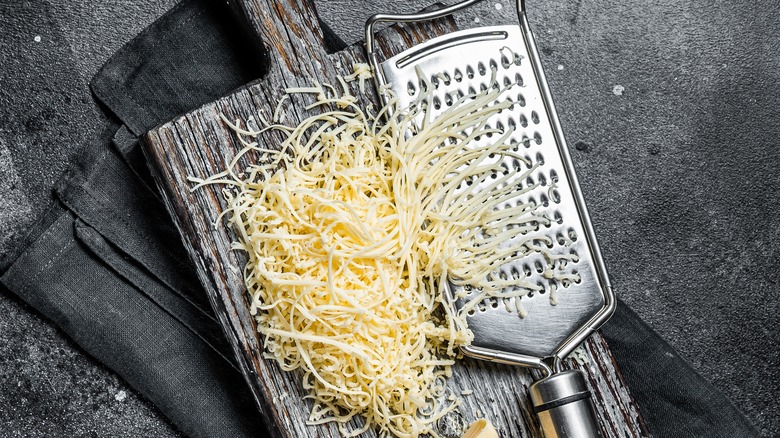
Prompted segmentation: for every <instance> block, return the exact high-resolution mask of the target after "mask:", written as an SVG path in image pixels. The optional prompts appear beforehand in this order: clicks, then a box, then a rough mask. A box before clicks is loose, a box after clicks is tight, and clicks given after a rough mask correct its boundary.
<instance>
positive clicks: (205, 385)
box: [0, 0, 758, 437]
mask: <svg viewBox="0 0 780 438" xmlns="http://www.w3.org/2000/svg"><path fill="white" fill-rule="evenodd" d="M242 29H243V27H242V26H241V25H240V23H239V22H238V21H236V18H235V17H233V16H232V15H231V13H230V12H229V10H228V8H227V7H226V6H224V4H222V3H216V2H210V1H208V0H184V1H183V2H182V3H180V4H179V5H177V6H176V7H175V8H174V9H172V10H171V11H170V12H168V13H167V14H166V15H165V16H163V17H162V18H160V19H159V20H158V21H157V22H155V23H154V24H153V25H152V26H150V27H149V28H147V29H146V30H144V31H143V32H142V33H141V34H140V35H139V36H138V37H137V38H135V39H134V40H133V41H132V42H130V43H129V44H128V45H126V46H125V47H123V48H122V49H121V50H120V51H119V52H118V53H117V54H116V55H115V56H114V57H113V58H112V59H111V60H110V61H109V62H108V63H107V64H106V65H105V66H104V67H103V69H102V70H101V71H100V72H99V73H98V74H97V76H95V78H94V80H93V82H92V89H93V91H94V93H95V96H96V97H97V98H98V99H99V100H100V101H101V102H102V103H103V104H104V105H105V106H106V107H107V109H108V110H109V111H110V112H111V113H113V114H114V115H115V116H116V117H117V119H118V122H116V124H112V125H110V126H108V127H107V128H106V135H105V142H103V143H97V144H91V145H88V146H87V147H86V149H85V153H84V154H83V156H82V157H81V160H80V161H79V162H78V163H76V164H75V165H74V167H73V168H72V169H71V170H70V172H68V174H67V175H66V176H65V177H64V178H63V179H62V181H61V182H60V183H59V184H58V185H57V187H56V193H57V197H58V202H57V203H56V204H55V205H54V206H53V207H52V209H51V210H49V211H48V212H47V213H46V214H45V215H44V217H42V218H41V220H40V221H39V224H38V226H37V227H36V228H35V229H34V230H32V231H31V233H30V235H29V236H28V237H27V239H26V240H25V241H24V242H22V243H21V244H20V246H19V251H18V252H17V254H16V255H15V256H14V257H7V258H5V259H4V260H3V261H2V263H0V272H2V271H5V272H4V273H3V275H2V277H1V278H0V281H2V283H3V284H4V285H6V286H7V287H8V288H9V289H10V290H11V291H13V292H14V293H16V294H17V295H18V296H19V297H21V298H22V299H23V300H25V301H26V302H27V303H29V304H30V305H32V306H33V307H35V308H36V309H38V310H39V311H40V312H41V313H43V314H44V315H46V316H47V317H48V318H50V319H51V320H52V321H54V323H56V324H57V325H59V326H60V327H61V328H62V329H63V330H64V331H65V332H66V333H67V334H68V335H69V336H71V337H72V338H73V339H74V341H76V342H77V343H78V344H79V345H80V346H81V347H83V348H84V350H86V351H87V352H88V353H90V354H91V355H93V356H94V357H95V358H96V359H98V360H99V361H101V362H103V363H104V364H106V365H107V366H108V367H110V368H111V369H113V370H114V371H116V372H117V373H118V374H119V375H120V376H122V377H123V378H124V379H125V380H126V381H127V382H128V383H129V384H130V385H132V386H133V387H134V388H136V389H137V390H138V391H139V392H141V393H142V394H144V395H145V396H146V397H147V398H148V399H149V400H151V401H152V402H153V403H154V404H155V405H157V406H158V407H159V409H160V410H161V411H162V412H163V413H164V414H165V415H166V416H167V417H168V418H169V419H170V420H171V421H172V422H173V423H174V424H176V425H177V426H178V427H179V428H180V429H181V431H183V432H184V433H186V434H187V435H190V436H193V437H218V436H230V437H242V436H262V435H263V434H264V432H263V427H262V421H263V419H262V417H261V415H260V414H259V413H258V411H257V409H256V407H255V405H254V401H253V400H252V397H251V395H250V393H249V391H248V388H247V387H246V385H245V382H244V380H243V377H242V376H241V374H240V373H239V371H238V370H237V368H236V366H235V358H234V357H233V356H232V354H231V352H230V349H229V348H228V346H227V342H226V341H225V339H224V336H223V334H222V331H221V329H220V327H219V325H218V323H217V320H216V318H215V316H214V314H213V311H212V310H211V308H210V307H209V305H208V302H207V299H206V296H205V293H204V292H203V291H202V289H201V287H200V285H199V284H198V283H197V281H196V280H195V278H196V277H195V274H194V272H193V270H192V268H191V266H190V264H189V261H188V259H187V255H186V252H185V250H184V247H183V245H182V244H181V241H180V240H179V239H180V238H179V235H178V233H177V232H176V229H175V228H174V226H173V223H172V222H171V219H170V217H169V216H168V215H167V212H166V210H165V208H164V206H163V205H162V203H161V201H160V199H159V196H158V194H157V192H156V188H155V187H154V183H153V181H152V180H151V178H150V176H149V171H148V169H147V167H146V163H145V161H144V159H143V154H142V152H141V150H140V147H139V145H138V139H137V136H138V135H140V134H141V133H143V132H144V131H146V130H148V129H150V128H152V127H153V126H155V125H157V124H159V123H162V122H165V121H167V120H169V119H171V118H173V117H174V116H176V115H178V114H180V113H182V112H185V111H187V110H189V109H192V108H194V107H196V106H197V105H199V104H201V103H205V102H207V101H210V100H213V99H214V98H217V97H219V96H221V95H224V94H226V93H227V92H229V91H230V90H232V89H235V88H237V87H239V86H241V85H243V84H245V83H247V82H249V81H251V80H252V79H256V78H258V77H260V76H262V74H263V72H264V66H263V63H262V60H263V57H262V54H260V53H259V52H258V49H257V47H258V45H257V44H254V41H255V40H254V39H253V38H248V37H247V35H245V34H243V33H242V32H243V30H242ZM327 40H328V44H329V48H330V49H331V50H338V49H339V48H341V47H343V43H341V42H340V40H339V39H338V38H337V37H335V36H334V35H333V34H332V32H329V31H328V38H327ZM602 331H603V333H604V335H605V336H606V337H607V339H608V341H609V344H610V347H611V348H612V351H613V353H614V354H615V356H616V358H617V360H618V363H619V365H620V368H621V370H622V372H623V376H624V378H625V380H626V382H627V384H628V386H629V388H630V390H631V392H632V394H633V396H634V398H635V400H636V402H637V404H638V406H639V410H640V412H641V413H642V415H643V416H644V419H645V420H646V422H647V426H648V428H649V430H650V431H651V432H652V433H653V434H654V435H655V436H658V437H671V436H691V437H694V436H708V437H749V436H758V432H757V431H756V430H755V429H754V428H753V426H751V425H750V423H749V422H748V421H747V419H746V418H745V417H744V416H743V415H742V414H741V413H740V412H739V410H738V409H737V408H736V407H735V406H734V405H733V404H732V403H731V402H730V401H729V400H728V399H727V398H725V397H724V396H723V395H722V394H721V393H720V392H719V391H718V390H717V389H716V388H715V387H713V386H712V385H711V384H709V383H708V382H707V381H706V380H704V379H703V378H702V377H701V376H699V375H698V374H697V373H696V372H695V371H694V370H693V369H692V368H691V367H690V366H689V365H688V364H687V363H686V362H685V361H684V360H683V359H681V358H680V357H679V356H678V355H677V354H676V353H675V352H674V351H673V350H672V348H671V347H670V346H669V345H668V344H667V343H666V342H664V341H663V340H662V339H661V338H660V337H659V336H658V335H657V334H656V333H655V332H653V331H652V330H651V329H650V328H649V327H648V326H647V325H645V324H644V323H643V322H642V321H641V320H640V319H639V318H638V317H637V316H636V314H634V313H633V312H632V311H631V310H630V309H628V308H627V307H626V306H625V304H624V303H622V302H619V303H618V308H617V311H616V313H615V315H614V317H613V318H612V320H610V322H609V323H608V324H607V325H606V326H605V327H604V328H603V330H602Z"/></svg>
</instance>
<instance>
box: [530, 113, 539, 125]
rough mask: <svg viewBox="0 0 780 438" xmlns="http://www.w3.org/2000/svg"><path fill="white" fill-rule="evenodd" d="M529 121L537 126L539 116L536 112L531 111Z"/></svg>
mask: <svg viewBox="0 0 780 438" xmlns="http://www.w3.org/2000/svg"><path fill="white" fill-rule="evenodd" d="M531 121H532V122H534V124H536V125H538V124H539V114H538V113H537V112H536V111H531Z"/></svg>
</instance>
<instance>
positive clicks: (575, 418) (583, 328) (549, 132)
mask: <svg viewBox="0 0 780 438" xmlns="http://www.w3.org/2000/svg"><path fill="white" fill-rule="evenodd" d="M479 1H481V0H466V1H463V2H461V3H457V4H455V5H452V6H450V7H446V8H443V9H439V10H436V11H432V12H426V13H421V14H415V15H384V14H380V15H375V16H373V17H372V18H371V19H369V21H368V22H367V24H366V50H367V54H368V58H369V60H370V62H371V64H372V67H373V69H374V73H375V75H374V76H375V78H376V85H377V87H378V89H379V90H380V96H382V98H383V99H385V101H387V99H388V96H387V95H385V94H383V93H382V92H381V90H383V89H384V88H385V87H389V88H390V89H391V90H392V91H393V93H394V94H395V95H396V97H397V98H398V100H399V103H398V106H399V108H403V107H404V106H408V105H410V104H412V103H413V102H414V101H415V99H416V93H417V92H418V88H419V86H420V85H419V80H418V71H422V72H425V74H426V75H431V76H430V77H429V79H431V83H432V84H434V86H435V88H436V91H435V92H434V96H435V97H434V99H435V100H434V103H435V105H434V108H428V110H429V111H433V112H434V114H433V115H434V116H435V115H436V113H440V112H442V111H444V110H445V109H446V107H447V106H449V105H451V104H452V101H453V100H457V99H453V96H457V95H458V93H463V94H466V95H468V94H472V93H473V90H480V89H481V87H489V86H491V84H490V80H491V73H492V71H493V70H495V71H496V72H497V74H496V81H497V82H498V84H499V85H507V86H511V88H510V89H509V91H510V94H509V95H510V96H511V98H512V99H513V101H514V102H515V105H514V106H513V107H512V108H511V109H510V110H508V111H503V112H502V113H500V114H497V115H496V116H494V117H493V119H491V120H490V123H491V124H492V126H493V127H508V126H514V127H515V133H514V135H513V137H510V141H511V142H515V143H516V144H517V145H518V151H524V153H525V155H526V157H528V158H529V159H531V160H532V161H536V162H540V163H542V164H541V165H540V166H539V167H538V168H537V169H536V170H535V171H534V172H533V173H532V174H531V175H524V174H525V173H527V172H525V171H526V170H528V169H527V168H526V167H524V164H521V163H518V162H517V161H516V160H515V161H510V160H507V161H506V162H505V164H506V166H505V168H506V169H507V171H508V172H510V173H512V172H514V175H517V179H518V180H519V179H520V177H521V176H522V178H523V179H525V180H527V181H516V182H517V183H521V184H522V183H525V184H533V183H534V182H539V183H540V184H543V185H540V187H538V188H537V189H535V190H533V191H531V192H528V193H525V194H522V195H518V197H517V200H518V201H520V202H527V201H533V202H534V203H535V204H537V205H539V206H540V208H541V209H542V210H543V211H545V212H546V215H547V216H548V217H550V218H552V219H553V222H552V223H551V224H550V225H549V226H544V225H539V226H538V228H537V229H536V230H535V231H530V232H529V233H531V234H533V233H536V234H537V235H538V236H539V237H540V238H541V237H543V236H547V237H549V238H550V239H551V241H552V247H551V248H548V251H549V252H550V253H551V254H554V255H567V254H568V255H576V258H575V260H576V261H568V262H566V265H565V266H564V267H562V268H561V269H563V270H564V271H566V272H569V273H575V274H576V275H577V276H579V281H569V282H562V281H558V280H550V279H548V278H545V276H544V275H543V272H544V266H545V265H546V264H547V262H546V261H545V259H544V258H543V257H542V256H541V254H535V255H530V256H528V257H526V258H524V259H521V260H520V261H518V262H513V263H509V264H506V265H504V266H503V267H502V268H501V272H500V273H498V275H506V276H525V277H526V278H527V280H530V281H531V282H532V283H535V284H538V285H540V286H542V288H543V289H542V290H541V291H536V292H534V293H529V294H528V295H526V296H524V297H522V298H516V299H520V300H521V304H522V307H523V308H524V309H525V310H526V311H527V315H525V316H524V317H520V316H518V314H517V313H516V312H513V311H511V309H513V308H516V306H515V304H516V303H507V302H497V301H495V300H494V301H492V302H487V303H485V304H484V305H481V306H479V309H478V310H477V311H475V312H473V313H470V314H469V316H468V322H469V327H470V328H471V330H472V331H473V332H474V342H473V344H472V345H470V346H468V347H464V348H463V349H462V350H463V352H464V353H465V354H467V355H469V356H473V357H476V358H479V359H484V360H490V361H495V362H502V363H509V364H517V365H525V366H530V367H534V368H537V369H540V370H542V371H543V372H544V373H545V374H546V377H545V378H544V379H542V380H540V381H537V382H535V383H534V384H533V385H532V386H531V388H530V395H531V399H532V402H533V405H534V408H535V411H536V412H537V415H538V417H539V419H540V421H541V424H542V429H543V431H544V433H545V435H546V436H548V437H570V436H571V437H574V436H577V437H580V436H599V433H600V432H599V429H598V427H597V424H596V422H595V415H594V414H593V412H592V410H593V407H592V404H591V402H590V392H589V390H588V388H587V384H586V383H585V380H584V376H583V375H582V373H581V372H579V371H562V367H561V360H562V359H563V358H564V357H566V356H567V355H568V354H569V353H571V351H572V350H574V349H575V348H576V347H577V346H578V345H579V344H580V343H581V342H582V341H583V340H585V338H587V337H588V336H589V335H590V334H591V333H593V332H594V331H595V330H597V329H598V327H599V326H601V325H602V324H603V323H604V322H605V321H606V320H607V319H608V318H609V317H610V315H611V314H612V312H613V311H614V308H615V298H614V294H613V291H612V288H611V286H610V284H609V279H608V278H607V274H606V269H605V267H604V262H603V260H602V257H601V253H600V250H599V247H598V244H597V242H596V239H595V235H594V232H593V228H592V225H591V222H590V218H589V216H588V212H587V209H586V207H585V202H584V200H583V197H582V193H581V191H580V188H579V184H578V182H577V177H576V175H575V173H574V168H573V165H572V161H571V157H570V156H569V153H568V148H567V146H566V141H565V139H564V137H563V132H562V129H561V126H560V123H559V121H558V116H557V114H556V111H555V107H554V105H553V101H552V97H551V95H550V90H549V87H548V85H547V81H546V79H545V76H544V73H543V70H542V65H541V61H540V59H539V54H538V52H537V49H536V45H535V43H534V38H533V35H532V33H531V30H530V28H529V25H528V20H527V17H526V14H525V2H524V0H518V2H517V9H518V17H519V25H505V26H490V27H480V28H475V29H469V30H463V31H459V32H453V33H451V34H448V35H444V36H441V37H438V38H434V39H432V40H430V41H427V42H425V43H423V44H419V45H417V46H415V47H411V48H409V49H407V50H405V51H403V52H402V53H399V54H397V55H395V56H393V57H392V58H389V59H387V60H385V61H384V62H381V63H380V62H379V60H378V57H377V54H376V52H375V50H374V27H375V25H376V24H377V23H379V22H414V21H423V20H431V19H434V18H438V17H442V16H445V15H449V14H451V13H453V12H455V11H457V10H460V9H463V8H466V7H468V6H470V5H473V4H475V3H478V2H479ZM505 48H509V49H511V52H513V55H514V56H512V55H509V53H510V52H509V51H507V50H506V49H505ZM510 57H511V58H512V59H510ZM418 68H419V70H418ZM512 84H514V85H512ZM483 89H484V88H483ZM385 103H386V102H385ZM513 183H514V182H513ZM512 243H513V242H507V243H506V245H512ZM553 289H555V293H556V294H557V304H556V305H552V304H551V300H550V294H551V293H553ZM473 293H474V292H473V291H462V290H460V289H459V287H458V286H455V285H454V284H452V283H451V284H450V297H449V298H450V301H451V302H452V303H453V305H454V306H455V308H457V309H460V308H461V307H462V306H463V304H464V303H465V302H466V301H468V298H469V297H470V294H473ZM464 294H465V295H466V296H465V297H463V295H464Z"/></svg>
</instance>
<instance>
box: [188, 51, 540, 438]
mask: <svg viewBox="0 0 780 438" xmlns="http://www.w3.org/2000/svg"><path fill="white" fill-rule="evenodd" d="M354 70H355V72H354V73H353V74H352V75H349V76H347V77H344V78H340V79H339V82H340V85H341V88H342V90H341V91H340V92H339V91H337V90H336V88H334V87H332V86H330V85H327V84H322V85H320V84H316V83H315V84H314V85H313V86H312V87H305V88H296V89H289V90H287V92H288V94H305V95H310V96H312V98H313V103H312V104H311V105H309V106H308V107H307V109H311V108H315V107H319V108H321V109H322V113H321V114H318V115H316V116H312V117H309V118H307V119H306V120H304V121H302V122H301V123H300V124H299V125H298V126H295V127H287V126H283V125H281V124H280V123H281V121H282V119H283V118H284V114H285V113H284V108H283V102H284V100H283V101H280V102H279V104H278V105H277V107H276V108H275V110H274V114H273V116H272V120H271V123H269V122H268V121H267V120H266V119H265V118H263V117H262V115H258V119H259V121H260V123H261V125H262V127H261V128H260V129H256V128H253V127H250V126H249V123H246V124H245V126H243V127H242V124H241V122H240V121H235V122H231V121H228V120H226V119H224V118H223V120H224V121H225V123H226V124H228V126H230V127H231V128H232V129H233V130H234V131H235V133H236V135H237V137H238V139H239V141H240V142H241V144H242V145H243V146H244V149H243V150H242V151H240V152H239V153H238V154H237V156H236V157H235V158H234V159H233V160H232V162H231V163H230V165H229V168H228V169H226V170H225V171H224V172H221V173H219V174H217V175H213V176H211V177H209V178H206V179H196V178H191V180H192V181H194V182H196V183H197V185H196V186H195V188H197V187H200V186H202V185H204V184H214V183H218V184H225V185H226V189H225V190H224V191H223V193H224V195H225V197H226V199H227V201H228V204H229V208H228V209H227V210H226V211H225V213H224V214H226V215H227V218H228V223H229V224H230V225H231V226H232V227H233V228H234V229H235V230H236V232H237V234H238V241H236V242H234V244H233V247H234V249H236V250H241V251H244V252H245V253H246V254H247V257H248V262H247V265H246V267H245V269H244V276H245V285H246V287H247V290H248V291H249V293H250V295H251V312H252V314H253V315H255V317H256V319H257V322H258V331H259V332H260V333H261V334H262V336H263V345H264V349H265V355H266V356H267V357H268V358H271V359H273V360H275V361H277V362H278V363H279V365H280V366H281V368H282V369H284V370H286V371H295V370H300V371H301V372H302V376H303V377H302V382H303V386H304V388H305V389H306V390H307V391H308V394H309V395H308V398H310V399H311V400H312V410H311V414H310V417H309V423H310V424H321V423H326V422H336V423H337V424H338V426H339V429H340V431H341V433H342V434H343V435H344V436H347V437H351V436H357V435H359V434H361V433H362V432H364V431H366V430H368V429H369V428H375V429H376V430H377V431H378V432H379V434H380V435H381V436H387V435H393V436H399V437H418V436H420V435H424V434H429V435H432V436H436V433H435V431H434V430H433V424H434V423H435V422H436V421H437V420H438V419H439V418H441V417H442V416H444V415H446V414H447V413H449V412H451V411H453V410H454V409H456V408H457V406H458V405H459V403H460V399H459V397H457V396H455V394H453V393H452V392H450V391H448V390H447V389H446V385H445V383H444V380H445V379H446V377H448V376H449V375H450V374H451V371H450V368H449V367H450V366H451V365H452V364H453V363H454V358H455V355H456V351H457V350H456V349H457V347H459V346H462V345H466V344H468V343H470V342H471V340H472V338H473V334H472V333H471V332H470V330H469V329H468V326H467V322H466V319H465V314H466V312H467V311H468V310H469V309H472V308H473V307H474V306H477V305H478V304H479V303H480V302H482V301H483V300H484V299H485V298H488V297H499V298H511V297H515V296H521V295H524V294H526V293H527V292H528V291H529V290H534V288H538V286H537V285H535V284H526V283H524V281H525V280H523V279H501V278H499V277H498V276H496V275H494V274H495V272H496V269H497V268H498V267H499V266H501V265H502V264H504V263H506V262H508V261H510V260H512V259H513V258H517V257H521V256H523V255H522V254H520V255H518V254H517V253H516V251H514V252H513V251H512V250H509V249H506V248H502V247H501V246H500V243H501V242H504V241H506V240H508V239H511V238H515V237H517V236H519V235H521V234H522V233H523V232H524V231H525V228H523V227H524V225H525V224H527V223H528V222H530V221H544V220H549V219H547V218H546V217H545V216H544V215H542V214H540V213H539V212H538V211H537V210H536V206H535V205H533V204H521V205H517V206H516V207H512V208H505V209H499V208H497V207H498V206H500V205H503V203H505V202H506V201H507V200H508V199H510V198H513V197H515V196H516V195H517V193H518V187H516V186H515V185H514V184H507V176H504V177H500V178H496V179H495V181H493V182H491V183H490V184H488V185H487V188H483V189H480V190H476V189H475V187H476V185H477V184H474V185H473V186H472V185H471V184H469V183H468V182H469V181H472V182H473V181H477V182H479V183H484V182H487V181H489V177H490V175H491V174H493V173H495V172H496V171H498V170H500V164H501V159H503V158H505V157H512V158H514V159H516V160H519V161H524V160H526V159H525V158H524V157H522V156H520V154H519V153H517V152H516V151H515V150H513V148H512V145H509V144H508V143H507V138H508V137H509V135H510V134H511V130H507V131H506V132H502V131H500V130H497V129H494V128H488V127H486V121H487V120H488V119H489V118H490V117H492V116H493V115H494V114H496V113H497V112H499V111H502V110H503V109H506V108H508V107H509V106H510V105H511V102H508V101H504V102H501V101H499V99H498V98H499V96H500V95H501V93H503V92H504V90H503V89H498V88H497V87H496V88H489V89H487V90H484V91H482V92H479V93H476V94H474V95H470V96H463V97H461V98H460V99H459V100H458V101H457V102H456V103H455V104H454V105H452V106H451V107H450V108H448V109H447V110H445V111H443V112H442V113H441V114H440V115H439V116H437V117H431V116H430V114H429V112H428V111H426V109H427V108H429V107H431V94H430V93H429V92H421V93H420V97H419V98H418V100H417V102H416V103H415V104H414V105H412V106H411V107H410V108H409V109H405V110H401V111H398V112H397V114H396V111H393V109H391V107H392V106H393V105H394V102H391V105H390V106H388V107H385V108H382V109H380V110H379V111H378V113H377V114H376V115H371V114H368V113H366V112H364V111H363V110H362V109H361V108H360V107H359V106H358V104H357V98H356V97H355V96H354V95H352V94H351V93H350V90H349V85H348V83H349V82H353V81H356V80H357V81H359V89H360V90H361V91H362V90H363V88H364V81H365V80H366V79H368V78H370V70H369V69H368V68H367V66H363V65H356V66H354ZM425 77H426V76H425V75H423V74H422V73H421V72H420V80H421V81H425V80H426V79H425ZM423 89H428V90H430V89H433V87H432V86H430V84H428V86H427V87H423ZM390 113H393V114H395V115H394V117H392V118H390V120H389V121H387V122H386V123H385V122H384V121H382V118H383V117H384V116H385V114H390ZM255 123H256V122H254V121H253V123H252V124H255ZM267 130H277V131H280V132H282V133H283V134H284V136H285V138H286V139H285V140H284V142H283V143H282V145H281V148H280V151H276V150H273V149H269V148H264V147H262V146H261V145H259V143H258V141H257V137H258V135H259V134H261V133H262V132H265V131H267ZM410 133H412V134H413V135H410ZM487 134H490V135H489V136H488V137H490V136H492V137H494V138H495V140H494V141H492V142H487V143H485V142H481V143H478V144H476V145H475V144H473V143H474V142H473V140H474V139H475V138H479V137H480V136H486V135H487ZM467 145H468V146H467ZM248 153H255V154H258V156H260V157H262V161H261V162H260V163H258V164H255V165H252V166H249V167H248V168H246V169H244V170H243V172H242V173H240V174H236V173H235V171H234V170H233V168H234V167H235V166H236V165H237V163H238V160H239V158H241V157H242V156H244V155H246V154H248ZM489 157H498V158H496V159H489ZM535 166H536V165H530V166H528V170H527V172H528V173H529V174H530V173H531V172H532V171H533V170H534V169H535V168H536V167H535ZM195 188H194V189H195ZM533 188H535V186H533V187H529V188H525V189H523V190H530V189H533ZM507 224H511V225H515V226H513V227H506V225H507ZM480 230H492V231H491V232H485V233H482V232H480ZM525 244H526V246H527V247H528V248H529V251H533V250H543V248H542V249H535V248H534V247H533V245H532V244H531V242H526V243H525ZM448 279H450V280H451V281H454V282H457V283H458V284H461V285H469V286H470V287H474V288H477V289H478V290H480V293H479V294H478V296H477V297H476V298H474V299H473V300H472V301H471V302H470V303H468V304H467V306H466V309H464V310H463V312H461V313H458V314H455V313H454V311H453V310H452V307H451V306H450V305H447V303H446V296H445V293H444V292H445V288H446V285H447V281H448ZM516 305H517V310H518V312H520V313H521V314H522V313H524V310H523V309H522V306H521V304H519V300H517V304H516ZM467 393H470V391H469V390H464V391H462V393H461V394H463V395H465V394H467ZM358 417H362V419H363V420H362V422H361V421H358V420H357V418H358Z"/></svg>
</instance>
